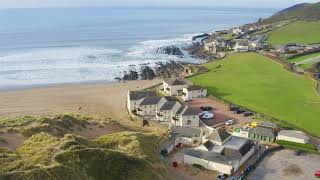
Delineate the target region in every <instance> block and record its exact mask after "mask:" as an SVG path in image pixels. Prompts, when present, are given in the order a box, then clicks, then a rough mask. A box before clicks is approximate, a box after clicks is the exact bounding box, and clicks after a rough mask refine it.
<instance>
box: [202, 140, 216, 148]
mask: <svg viewBox="0 0 320 180" xmlns="http://www.w3.org/2000/svg"><path fill="white" fill-rule="evenodd" d="M203 146H204V147H206V148H207V149H208V151H211V150H212V149H213V147H214V144H213V142H211V141H210V140H209V141H207V142H205V143H203Z"/></svg>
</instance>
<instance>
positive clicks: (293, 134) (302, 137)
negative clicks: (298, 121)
mask: <svg viewBox="0 0 320 180" xmlns="http://www.w3.org/2000/svg"><path fill="white" fill-rule="evenodd" d="M277 140H283V141H290V142H295V143H301V144H307V143H308V142H309V137H308V136H307V135H306V134H305V133H303V132H301V131H294V130H282V131H280V132H279V133H278V136H277Z"/></svg>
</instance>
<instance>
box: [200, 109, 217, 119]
mask: <svg viewBox="0 0 320 180" xmlns="http://www.w3.org/2000/svg"><path fill="white" fill-rule="evenodd" d="M200 117H201V118H203V119H211V118H213V117H214V115H213V113H211V112H208V111H203V112H202V113H201V115H200Z"/></svg>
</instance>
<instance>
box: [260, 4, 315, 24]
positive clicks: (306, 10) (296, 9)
mask: <svg viewBox="0 0 320 180" xmlns="http://www.w3.org/2000/svg"><path fill="white" fill-rule="evenodd" d="M290 19H300V20H304V21H317V20H320V2H318V3H303V4H297V5H294V6H292V7H289V8H287V9H284V10H282V11H280V12H278V13H276V14H274V15H273V16H271V17H270V18H267V19H265V20H263V21H262V22H260V23H261V24H270V23H275V22H279V21H285V20H290Z"/></svg>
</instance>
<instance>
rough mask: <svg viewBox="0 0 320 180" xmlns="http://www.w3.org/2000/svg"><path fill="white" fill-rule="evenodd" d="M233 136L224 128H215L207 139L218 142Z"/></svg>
mask: <svg viewBox="0 0 320 180" xmlns="http://www.w3.org/2000/svg"><path fill="white" fill-rule="evenodd" d="M230 136H231V134H230V133H228V132H227V131H225V130H223V129H218V130H214V131H213V132H212V133H211V134H210V136H209V137H208V138H207V139H211V140H213V141H217V142H223V141H224V140H226V139H227V138H229V137H230Z"/></svg>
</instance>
